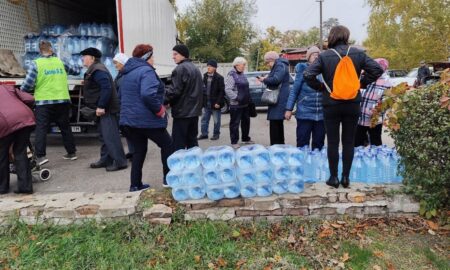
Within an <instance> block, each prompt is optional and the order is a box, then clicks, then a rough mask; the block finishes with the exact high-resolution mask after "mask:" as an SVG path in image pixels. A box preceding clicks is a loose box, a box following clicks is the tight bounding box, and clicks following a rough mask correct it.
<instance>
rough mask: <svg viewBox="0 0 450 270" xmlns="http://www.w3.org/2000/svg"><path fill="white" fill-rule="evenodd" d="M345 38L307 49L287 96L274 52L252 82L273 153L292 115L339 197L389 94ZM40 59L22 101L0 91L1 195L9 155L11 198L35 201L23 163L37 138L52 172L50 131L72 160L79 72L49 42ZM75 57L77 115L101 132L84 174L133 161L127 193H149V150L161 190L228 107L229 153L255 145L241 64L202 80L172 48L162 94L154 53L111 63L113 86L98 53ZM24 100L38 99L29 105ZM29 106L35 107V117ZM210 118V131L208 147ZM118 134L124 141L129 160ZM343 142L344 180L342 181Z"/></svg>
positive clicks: (335, 35)
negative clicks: (180, 158)
mask: <svg viewBox="0 0 450 270" xmlns="http://www.w3.org/2000/svg"><path fill="white" fill-rule="evenodd" d="M349 36H350V32H349V30H348V29H347V28H346V27H344V26H336V27H333V28H332V29H331V31H330V33H329V36H328V48H329V49H328V50H326V51H323V52H321V51H320V49H319V48H317V47H316V46H312V47H310V48H309V49H308V51H307V53H306V62H304V63H299V64H297V65H296V66H295V73H296V76H295V81H294V84H293V86H292V87H291V86H290V79H291V77H290V74H289V62H288V61H287V60H286V59H283V58H280V54H279V53H277V52H274V51H270V52H267V53H266V54H265V55H264V61H265V63H266V65H267V67H268V68H269V69H270V73H268V74H267V76H264V77H258V78H257V79H258V81H259V82H260V83H263V84H265V85H266V86H267V88H268V89H269V90H271V91H276V93H277V96H276V98H277V100H276V102H274V103H272V104H269V106H268V111H267V120H269V126H270V127H269V136H270V144H271V145H274V144H284V143H285V136H284V135H285V134H284V121H285V120H290V119H291V117H292V115H293V114H294V115H295V118H296V121H297V128H296V135H297V136H296V137H297V147H303V146H309V147H311V148H313V149H315V148H318V149H322V148H323V147H324V144H325V137H327V142H328V147H327V152H328V160H329V165H330V166H329V167H330V179H329V180H328V181H327V182H326V183H327V184H328V185H330V186H332V187H336V188H338V187H339V185H342V186H343V187H348V186H349V184H350V179H349V175H350V169H351V165H352V160H353V150H354V146H355V145H356V146H359V145H366V144H367V143H370V144H374V145H381V143H382V142H381V127H382V126H381V120H380V122H379V123H378V124H377V125H376V126H375V127H373V128H371V127H370V118H371V115H372V109H373V107H374V105H376V104H377V103H379V102H380V101H381V99H382V97H383V92H384V90H385V89H387V88H389V87H390V86H391V85H390V84H389V80H388V79H387V78H386V73H385V72H386V70H387V68H388V66H389V64H388V61H387V60H386V59H375V60H373V59H371V58H370V57H369V56H367V55H366V54H365V52H363V51H362V50H359V49H357V48H354V47H352V46H350V45H349ZM40 52H41V56H40V57H39V58H38V59H37V60H35V61H34V62H33V64H32V65H31V68H30V70H29V71H28V73H27V76H26V79H25V82H24V84H23V85H22V87H21V91H20V90H18V89H14V88H13V87H7V86H2V88H4V89H1V91H0V119H2V122H1V125H0V142H1V144H0V177H1V179H0V194H3V193H7V192H8V191H9V171H8V160H9V155H8V154H9V152H11V151H10V148H11V146H12V153H13V155H14V161H15V165H16V167H17V171H18V182H19V185H18V190H17V191H16V192H18V193H32V192H33V189H32V178H31V172H30V170H31V168H30V165H29V162H27V160H28V159H27V158H26V149H27V145H28V142H29V140H30V133H31V131H32V129H33V128H34V130H35V141H34V145H35V150H36V153H35V154H36V157H37V162H38V164H39V165H42V164H45V163H46V162H48V159H47V158H46V151H45V148H46V135H47V131H48V129H49V126H50V123H52V122H54V123H56V125H57V126H58V127H59V129H60V130H61V135H62V137H63V142H64V147H65V149H66V152H67V153H66V154H65V155H64V156H63V158H64V159H67V160H75V159H77V155H76V147H75V143H74V139H73V135H72V132H71V129H70V125H69V110H70V96H69V92H68V87H67V74H78V73H79V72H80V70H73V69H71V68H69V67H67V66H65V65H64V63H63V62H62V61H61V60H59V59H58V58H57V57H56V56H55V55H54V53H53V50H52V47H51V44H50V43H49V42H46V41H42V42H41V43H40ZM80 54H81V55H82V59H83V65H84V67H86V68H87V71H86V72H85V74H84V84H83V94H84V103H85V105H86V107H85V108H83V110H84V111H83V115H84V116H86V117H88V116H89V115H90V117H92V119H94V120H95V121H96V122H97V126H98V131H99V134H100V136H99V138H100V142H101V147H100V155H99V159H98V160H97V161H96V162H94V163H92V164H90V167H91V168H93V169H97V168H105V169H106V171H118V170H123V169H126V168H127V167H128V161H127V159H130V160H131V173H130V188H129V191H139V190H143V189H146V188H148V187H149V185H148V184H145V183H143V181H142V169H143V164H144V160H145V158H146V155H147V143H148V140H151V141H152V142H153V143H155V144H156V145H157V146H158V147H159V148H160V150H161V163H162V168H163V175H164V177H163V179H162V182H163V185H164V186H166V185H167V183H166V179H165V178H166V175H167V173H168V171H169V168H168V166H167V158H168V157H169V156H170V155H171V154H172V153H173V152H174V151H177V150H179V149H185V148H191V147H195V146H198V140H202V139H208V138H210V139H211V140H218V139H219V137H220V136H221V134H220V125H221V108H222V107H223V106H224V104H225V99H227V101H228V103H229V111H230V124H229V132H230V143H231V146H232V147H233V148H236V149H237V148H239V147H240V145H241V144H252V143H254V141H252V139H251V137H250V118H251V115H252V114H254V112H253V111H254V104H253V101H252V99H251V95H250V87H249V81H248V79H247V77H246V76H245V70H246V65H247V60H246V59H245V58H243V57H236V58H235V59H234V61H233V69H232V70H231V71H230V72H229V73H228V74H224V75H225V76H222V75H221V74H219V73H218V72H217V68H218V63H217V61H215V60H213V59H211V60H209V61H208V62H207V72H206V73H205V74H201V72H200V70H199V69H198V68H197V67H196V66H195V65H194V64H193V63H192V61H191V60H190V58H189V56H190V55H189V49H188V48H187V47H186V46H185V45H183V44H179V45H176V46H175V47H174V48H173V60H174V62H175V63H176V64H177V66H176V68H175V69H174V70H173V72H172V75H171V80H170V84H169V85H168V86H166V85H165V83H164V82H163V81H162V80H161V79H160V78H159V77H158V74H157V73H156V72H155V68H154V57H153V55H154V48H153V47H152V46H151V45H150V44H139V45H137V46H136V47H135V48H134V50H133V52H132V55H131V56H130V57H128V56H126V55H124V54H123V53H119V54H117V55H116V56H115V57H114V64H115V66H116V68H117V70H118V75H117V77H116V78H112V76H111V74H110V73H109V72H108V70H107V69H106V67H105V66H104V65H103V64H102V63H101V57H102V55H101V52H100V51H99V50H98V49H96V48H88V49H85V50H83V51H82V52H81V53H80ZM349 60H350V61H349ZM343 65H351V66H352V69H353V70H351V69H350V70H351V72H350V73H351V74H349V75H348V74H344V73H343V72H342V70H343V69H342V66H343ZM347 67H348V66H347ZM345 76H350V77H348V78H347V77H345ZM355 78H356V81H355ZM349 82H350V83H349ZM342 85H344V86H342ZM290 88H291V89H290ZM27 92H34V94H33V95H34V97H33V96H31V95H29V94H28V93H27ZM32 104H35V107H34V113H33V111H32V109H31V107H32ZM169 108H170V112H171V116H172V118H173V126H172V134H169V132H168V131H167V126H168V117H169V116H168V113H167V110H168V109H169ZM211 116H212V118H213V122H214V125H213V126H214V128H213V131H212V136H211V137H209V132H208V126H209V122H210V119H211ZM200 117H201V119H199V118H200ZM199 121H200V135H199ZM239 126H240V129H241V131H239ZM341 126H342V132H340V129H341ZM121 134H122V135H123V136H124V137H125V138H126V140H127V145H128V153H127V154H125V151H124V147H123V145H122V141H121ZM311 137H312V139H311ZM239 139H240V142H241V143H240V144H239ZM340 140H341V141H342V159H343V171H342V175H341V177H340V179H339V177H338V162H339V151H338V150H339V141H340Z"/></svg>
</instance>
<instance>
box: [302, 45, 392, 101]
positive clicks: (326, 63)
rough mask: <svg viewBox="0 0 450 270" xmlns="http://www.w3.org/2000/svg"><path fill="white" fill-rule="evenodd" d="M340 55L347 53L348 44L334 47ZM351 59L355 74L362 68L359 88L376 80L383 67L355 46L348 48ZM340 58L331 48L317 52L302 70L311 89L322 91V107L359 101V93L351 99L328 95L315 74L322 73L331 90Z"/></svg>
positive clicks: (359, 72)
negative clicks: (362, 73) (340, 98)
mask: <svg viewBox="0 0 450 270" xmlns="http://www.w3.org/2000/svg"><path fill="white" fill-rule="evenodd" d="M333 49H335V50H336V51H337V52H339V53H340V55H341V56H345V54H346V53H347V49H348V45H344V44H342V45H337V46H336V47H334V48H333ZM348 56H350V58H351V59H352V62H353V65H354V66H355V69H356V74H358V76H360V74H361V71H362V70H364V76H362V78H361V81H360V82H361V88H366V86H367V85H368V84H371V83H372V82H374V81H376V80H377V79H378V78H379V77H380V76H381V75H382V74H383V69H381V67H380V65H378V63H377V62H375V61H374V60H373V59H372V58H370V57H369V56H367V55H366V54H365V53H364V52H363V51H362V50H359V49H357V48H354V47H352V48H350V52H349V54H348ZM339 61H340V58H339V57H338V56H337V55H336V53H335V52H333V51H331V50H327V51H324V52H322V53H320V54H319V57H318V58H317V59H316V61H314V63H312V64H311V65H309V67H308V68H307V69H306V70H305V71H304V72H303V77H304V79H305V82H306V83H307V84H308V85H309V86H310V87H311V88H313V89H315V90H317V91H321V92H323V98H322V104H323V106H324V107H326V106H330V105H336V104H340V103H359V102H360V101H361V93H360V92H358V95H357V96H356V97H355V98H354V99H352V100H336V99H333V98H331V97H330V93H328V91H327V90H326V88H325V85H324V84H323V83H321V82H320V81H319V80H318V79H317V78H316V76H317V75H319V74H322V76H323V78H324V80H325V82H326V83H327V85H328V86H329V87H330V88H331V91H333V78H334V72H335V70H336V66H337V65H338V63H339Z"/></svg>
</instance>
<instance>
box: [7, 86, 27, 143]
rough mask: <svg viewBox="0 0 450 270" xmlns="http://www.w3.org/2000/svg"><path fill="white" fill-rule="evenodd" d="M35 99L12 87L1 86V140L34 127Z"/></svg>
mask: <svg viewBox="0 0 450 270" xmlns="http://www.w3.org/2000/svg"><path fill="white" fill-rule="evenodd" d="M33 104H34V97H33V96H32V95H30V94H28V93H25V92H22V91H20V90H18V89H16V88H14V86H12V85H0V138H4V137H6V136H7V135H9V134H11V133H13V132H15V131H17V130H19V129H22V128H25V127H29V126H34V125H35V124H36V121H35V119H34V114H33V111H32V110H31V109H30V107H28V106H32V105H33Z"/></svg>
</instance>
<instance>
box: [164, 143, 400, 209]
mask: <svg viewBox="0 0 450 270" xmlns="http://www.w3.org/2000/svg"><path fill="white" fill-rule="evenodd" d="M398 160H399V156H398V154H397V152H396V150H395V149H394V148H389V147H387V146H385V145H383V146H379V147H373V146H372V147H365V148H364V147H357V148H355V155H354V160H353V166H352V169H351V173H350V179H351V180H352V181H353V182H363V183H366V184H392V183H401V181H402V179H401V177H400V176H399V173H398V169H397V168H398ZM167 162H168V166H169V168H170V172H169V173H168V175H167V178H166V180H167V183H168V185H169V186H170V187H171V188H172V195H173V197H174V198H175V200H177V201H184V200H191V199H201V198H204V197H205V196H206V197H208V198H209V199H211V200H215V201H216V200H220V199H223V198H230V199H231V198H236V197H238V196H242V197H244V198H250V197H256V196H261V197H264V196H270V195H272V194H284V193H294V194H298V193H301V192H303V191H304V184H305V183H316V182H325V181H326V180H327V179H328V177H329V175H330V174H329V167H328V159H327V149H326V147H324V148H322V150H319V149H314V150H311V149H309V147H307V146H306V147H301V148H297V147H294V146H291V145H273V146H270V147H267V148H266V147H264V146H262V145H258V144H254V145H247V146H243V147H241V148H239V149H237V150H236V151H235V150H234V149H233V148H231V147H230V146H213V147H210V148H208V149H207V150H206V151H202V149H201V148H199V147H193V148H191V149H187V150H184V149H183V150H178V151H176V152H175V153H173V154H172V155H171V156H170V157H169V158H168V161H167ZM338 167H339V169H338V170H339V174H341V172H342V159H341V158H340V162H339V166H338Z"/></svg>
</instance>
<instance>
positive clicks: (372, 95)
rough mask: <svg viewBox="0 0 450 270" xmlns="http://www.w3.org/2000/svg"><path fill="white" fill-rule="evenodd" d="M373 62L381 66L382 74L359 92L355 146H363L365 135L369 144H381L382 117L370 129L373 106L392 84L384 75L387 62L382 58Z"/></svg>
mask: <svg viewBox="0 0 450 270" xmlns="http://www.w3.org/2000/svg"><path fill="white" fill-rule="evenodd" d="M374 60H375V62H377V63H378V64H379V65H380V66H381V68H382V69H383V71H384V73H383V75H381V77H380V78H378V80H377V81H376V82H373V83H371V84H369V85H368V86H367V87H366V89H365V90H363V91H362V92H361V115H360V116H359V119H358V126H357V128H356V135H355V146H364V145H365V142H366V140H367V134H368V135H369V144H371V145H377V146H378V145H381V144H382V142H381V130H382V128H383V122H382V117H381V116H380V117H379V119H378V122H377V124H376V126H375V127H371V119H372V115H373V110H374V108H375V106H377V104H379V103H381V101H382V98H383V94H384V91H385V90H386V89H388V88H391V87H392V84H391V82H390V81H389V76H388V75H387V73H386V70H387V69H388V67H389V62H388V61H387V60H386V59H384V58H377V59H374Z"/></svg>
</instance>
